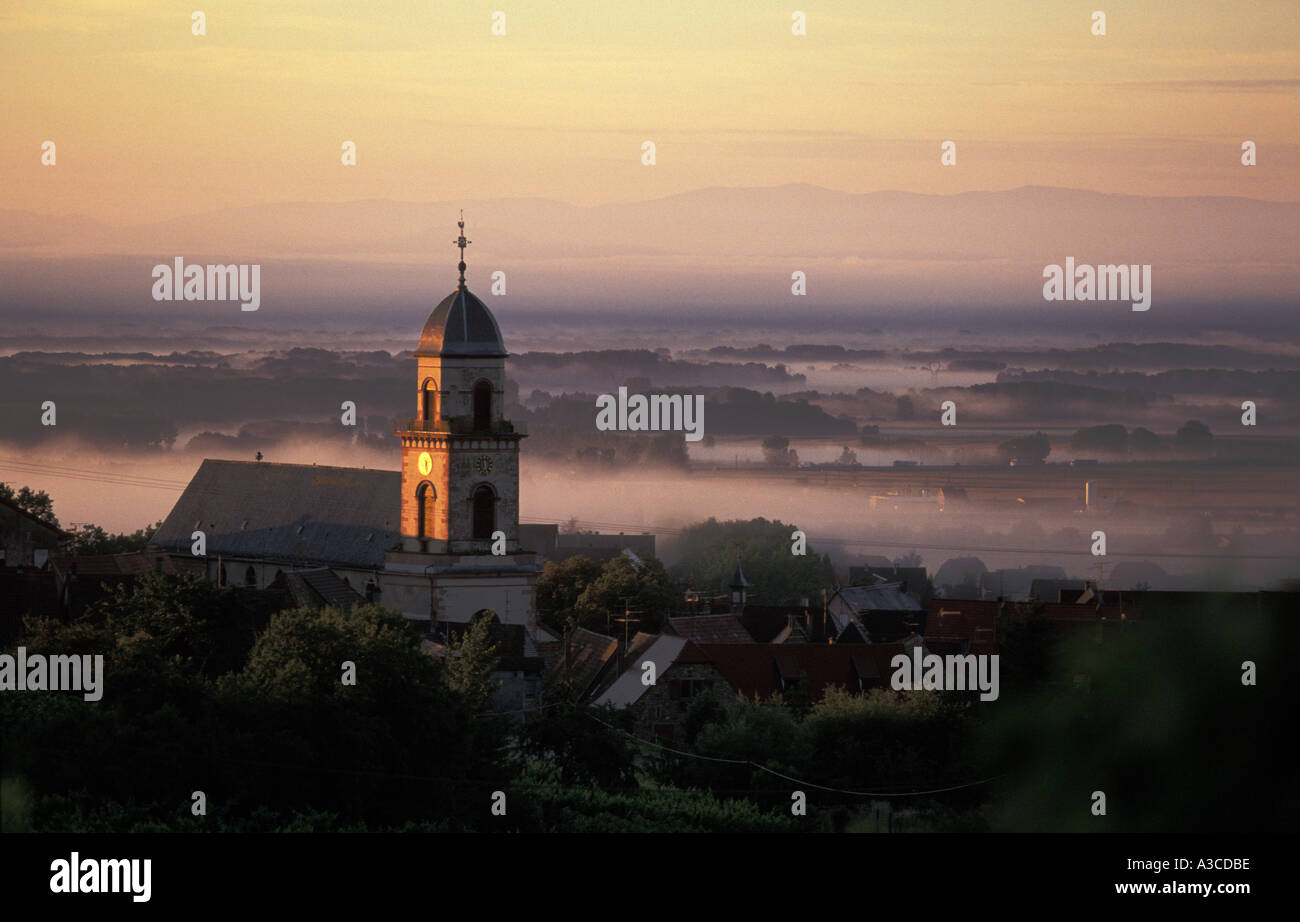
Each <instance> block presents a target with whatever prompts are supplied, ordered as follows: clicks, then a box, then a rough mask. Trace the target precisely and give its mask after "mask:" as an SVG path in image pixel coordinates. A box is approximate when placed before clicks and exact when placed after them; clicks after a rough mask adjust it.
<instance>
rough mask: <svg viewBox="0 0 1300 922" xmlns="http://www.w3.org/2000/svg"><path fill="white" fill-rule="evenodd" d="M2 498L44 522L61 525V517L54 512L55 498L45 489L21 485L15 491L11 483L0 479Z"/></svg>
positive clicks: (56, 526)
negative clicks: (34, 488) (38, 489)
mask: <svg viewBox="0 0 1300 922" xmlns="http://www.w3.org/2000/svg"><path fill="white" fill-rule="evenodd" d="M0 499H3V500H7V501H8V502H11V503H13V504H14V505H16V506H17V507H18V508H19V509H22V510H23V511H24V512H29V513H31V514H32V515H34V516H36V518H38V519H40V520H41V521H42V522H45V523H47V524H50V525H53V526H54V527H55V528H58V527H59V517H58V516H56V515H55V514H54V500H53V499H51V498H50V494H48V493H46V492H45V491H44V490H41V491H39V492H37V491H35V490H33V489H32V488H31V487H21V488H19V489H18V490H16V491H15V490H14V488H13V487H11V486H9V484H7V483H4V482H3V481H0Z"/></svg>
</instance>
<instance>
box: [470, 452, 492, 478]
mask: <svg viewBox="0 0 1300 922" xmlns="http://www.w3.org/2000/svg"><path fill="white" fill-rule="evenodd" d="M474 470H476V471H478V472H479V474H481V475H483V476H485V477H486V476H487V475H488V474H490V473H492V459H491V458H489V457H488V456H487V455H479V456H478V457H477V458H475V459H474Z"/></svg>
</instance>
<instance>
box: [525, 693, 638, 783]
mask: <svg viewBox="0 0 1300 922" xmlns="http://www.w3.org/2000/svg"><path fill="white" fill-rule="evenodd" d="M631 716H632V713H631V712H630V711H628V710H627V709H623V710H615V709H614V708H613V707H611V706H607V707H605V708H603V709H600V710H596V709H592V708H587V707H586V706H584V705H580V704H571V703H567V702H566V703H561V704H557V705H556V706H555V707H551V708H548V709H547V710H546V711H544V712H542V714H541V715H539V716H538V717H537V718H535V719H533V720H530V721H528V723H526V724H525V725H524V729H523V733H522V734H521V742H522V743H523V750H524V752H525V753H526V754H528V755H529V756H531V757H533V758H535V759H542V760H545V761H548V762H550V763H551V764H552V765H554V766H555V767H556V768H557V769H558V771H559V780H560V783H561V784H565V785H580V786H584V787H585V786H589V785H593V784H594V785H596V786H597V787H599V788H601V789H602V790H606V791H635V790H636V788H637V783H636V766H635V764H634V763H633V755H634V753H633V751H632V748H631V746H629V745H628V740H627V737H626V736H624V735H623V733H622V732H620V731H619V730H617V729H611V728H610V727H609V726H603V724H610V725H613V726H615V727H617V726H618V724H619V723H623V724H627V723H628V722H629V721H630V719H631Z"/></svg>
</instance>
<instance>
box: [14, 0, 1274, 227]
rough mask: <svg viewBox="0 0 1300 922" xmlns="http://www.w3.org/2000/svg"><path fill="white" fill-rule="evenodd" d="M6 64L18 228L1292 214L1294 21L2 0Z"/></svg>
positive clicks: (823, 5)
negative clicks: (532, 202) (1241, 201)
mask: <svg viewBox="0 0 1300 922" xmlns="http://www.w3.org/2000/svg"><path fill="white" fill-rule="evenodd" d="M195 7H198V8H200V9H203V10H204V11H205V12H206V14H207V35H206V36H202V37H198V36H194V35H192V34H191V19H190V10H191V9H193V8H195ZM701 7H702V8H701ZM1096 8H1100V9H1103V10H1106V12H1107V13H1108V21H1107V32H1108V34H1107V35H1106V36H1105V37H1096V36H1093V35H1092V34H1091V33H1090V25H1091V20H1090V15H1091V11H1092V9H1096ZM494 9H502V10H503V11H504V13H505V15H506V19H505V23H506V35H505V36H494V35H492V34H491V16H492V12H493V10H494ZM795 9H800V10H803V11H804V12H806V14H807V23H808V26H807V32H808V34H807V35H806V36H794V35H792V34H791V21H792V20H791V14H792V11H793V10H795ZM0 52H2V53H0V85H3V86H4V87H5V89H4V90H3V124H4V131H3V132H2V133H0V188H2V189H3V190H4V192H3V195H2V196H0V207H8V208H19V209H27V210H31V211H35V212H39V213H43V214H85V215H89V216H91V217H95V218H98V219H101V220H106V221H110V222H114V223H132V222H139V221H148V220H155V219H162V218H166V217H171V216H175V215H185V214H195V213H199V212H203V211H207V210H210V209H214V208H222V207H227V206H234V205H245V204H255V203H264V202H284V201H346V200H355V199H368V198H392V199H404V200H417V201H427V200H448V199H455V198H459V197H473V198H480V199H481V198H491V197H499V196H541V197H547V198H555V199H560V200H563V201H568V202H572V203H577V204H595V203H607V202H625V201H637V200H644V199H649V198H655V197H658V196H663V195H668V194H672V193H676V192H680V191H684V190H688V189H694V188H699V187H702V186H712V185H725V186H757V185H776V184H781V183H792V182H809V183H815V184H818V185H823V186H828V187H831V188H835V189H841V190H845V191H852V192H864V191H873V190H881V189H905V190H912V191H919V192H930V193H945V192H958V191H966V190H972V189H1005V188H1011V187H1015V186H1021V185H1030V184H1034V185H1054V186H1064V187H1070V188H1085V189H1096V190H1100V191H1106V192H1124V193H1152V194H1162V195H1203V194H1212V195H1224V194H1232V195H1245V196H1251V197H1256V198H1263V199H1272V200H1286V201H1296V200H1300V180H1298V179H1297V177H1298V176H1300V169H1298V167H1300V143H1298V141H1300V139H1298V138H1297V131H1298V128H1297V126H1300V101H1298V100H1300V66H1297V65H1298V64H1300V3H1297V2H1296V0H1226V2H1219V0H1169V2H1129V3H1125V4H1123V5H1122V6H1120V5H1114V6H1109V5H1108V4H1107V3H1106V2H1105V0H1094V2H1093V3H1090V4H1080V3H1071V2H1054V0H1023V2H1016V0H996V2H992V0H990V2H978V0H949V2H943V0H912V2H907V3H903V2H898V3H884V2H881V3H870V4H867V3H863V2H861V0H849V2H816V3H813V2H811V0H790V2H788V3H781V4H778V3H774V2H770V0H753V2H706V3H700V2H699V0H661V2H655V3H632V2H625V0H576V2H573V0H566V2H563V3H557V2H554V0H541V2H532V0H529V2H525V0H493V2H491V3H487V4H481V5H480V4H472V3H441V4H439V3H432V2H427V3H426V2H413V0H410V2H397V0H367V2H364V3H356V2H341V0H337V2H336V0H325V2H312V3H303V2H281V0H277V2H266V0H230V2H223V3H220V4H212V5H207V4H205V3H204V0H194V3H193V4H192V5H191V6H189V7H186V8H183V9H182V8H180V7H178V6H177V5H176V4H172V3H166V2H162V0H113V2H110V0H88V2H86V0H82V2H75V3H74V2H65V0H16V2H15V0H8V2H7V3H6V4H5V5H4V8H3V10H2V11H0ZM945 139H952V140H955V141H956V142H957V144H958V164H957V166H955V167H950V168H945V167H941V166H940V165H939V143H940V142H941V141H942V140H945ZM1246 139H1250V140H1254V141H1255V142H1257V144H1258V145H1259V165H1258V166H1256V167H1253V168H1246V167H1242V166H1241V165H1240V162H1239V157H1240V144H1241V142H1242V141H1243V140H1246ZM46 140H53V141H55V143H56V144H57V154H58V163H57V166H55V167H52V168H51V167H42V166H41V165H40V147H41V143H42V142H43V141H46ZM345 140H351V141H355V142H356V144H357V148H358V165H357V166H356V167H343V166H341V165H340V162H339V158H340V145H341V144H342V142H343V141H345ZM645 140H652V141H654V142H655V143H656V145H657V147H658V163H657V165H656V166H654V167H646V166H643V165H642V164H641V160H640V155H641V143H642V142H643V141H645Z"/></svg>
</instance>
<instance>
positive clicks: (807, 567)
mask: <svg viewBox="0 0 1300 922" xmlns="http://www.w3.org/2000/svg"><path fill="white" fill-rule="evenodd" d="M794 530H795V526H793V525H787V524H785V523H784V522H781V521H768V520H767V519H764V518H757V519H751V520H749V521H728V522H719V521H718V520H717V519H708V520H707V521H704V522H698V523H696V524H695V525H691V526H689V527H688V528H686V529H685V530H684V531H683V532H682V535H681V537H680V538H679V539H678V543H677V553H678V555H679V556H680V558H681V561H682V562H681V563H679V564H677V565H676V566H675V567H674V568H673V575H674V576H676V577H677V578H678V580H680V581H682V582H684V583H685V584H686V585H688V586H689V587H690V588H692V589H699V590H701V591H704V592H710V593H718V594H720V593H725V592H726V591H727V590H728V587H730V585H731V577H732V574H734V573H735V571H736V562H737V558H739V561H740V564H741V566H742V567H743V569H744V571H745V578H746V579H747V580H749V582H750V583H751V588H750V590H749V600H750V601H751V602H755V603H757V604H760V605H785V604H797V603H798V602H799V600H800V599H803V598H808V599H811V598H813V597H815V596H819V595H820V594H821V590H822V589H825V588H828V587H829V586H832V585H834V583H835V571H834V568H833V567H832V566H831V563H830V560H829V558H827V557H824V556H822V555H819V554H817V553H816V551H815V550H814V549H813V548H812V546H811V545H810V546H808V547H807V549H806V550H807V554H805V555H803V556H795V555H794V554H791V553H790V550H791V546H792V541H791V537H790V536H791V534H792V533H793V532H794Z"/></svg>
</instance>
